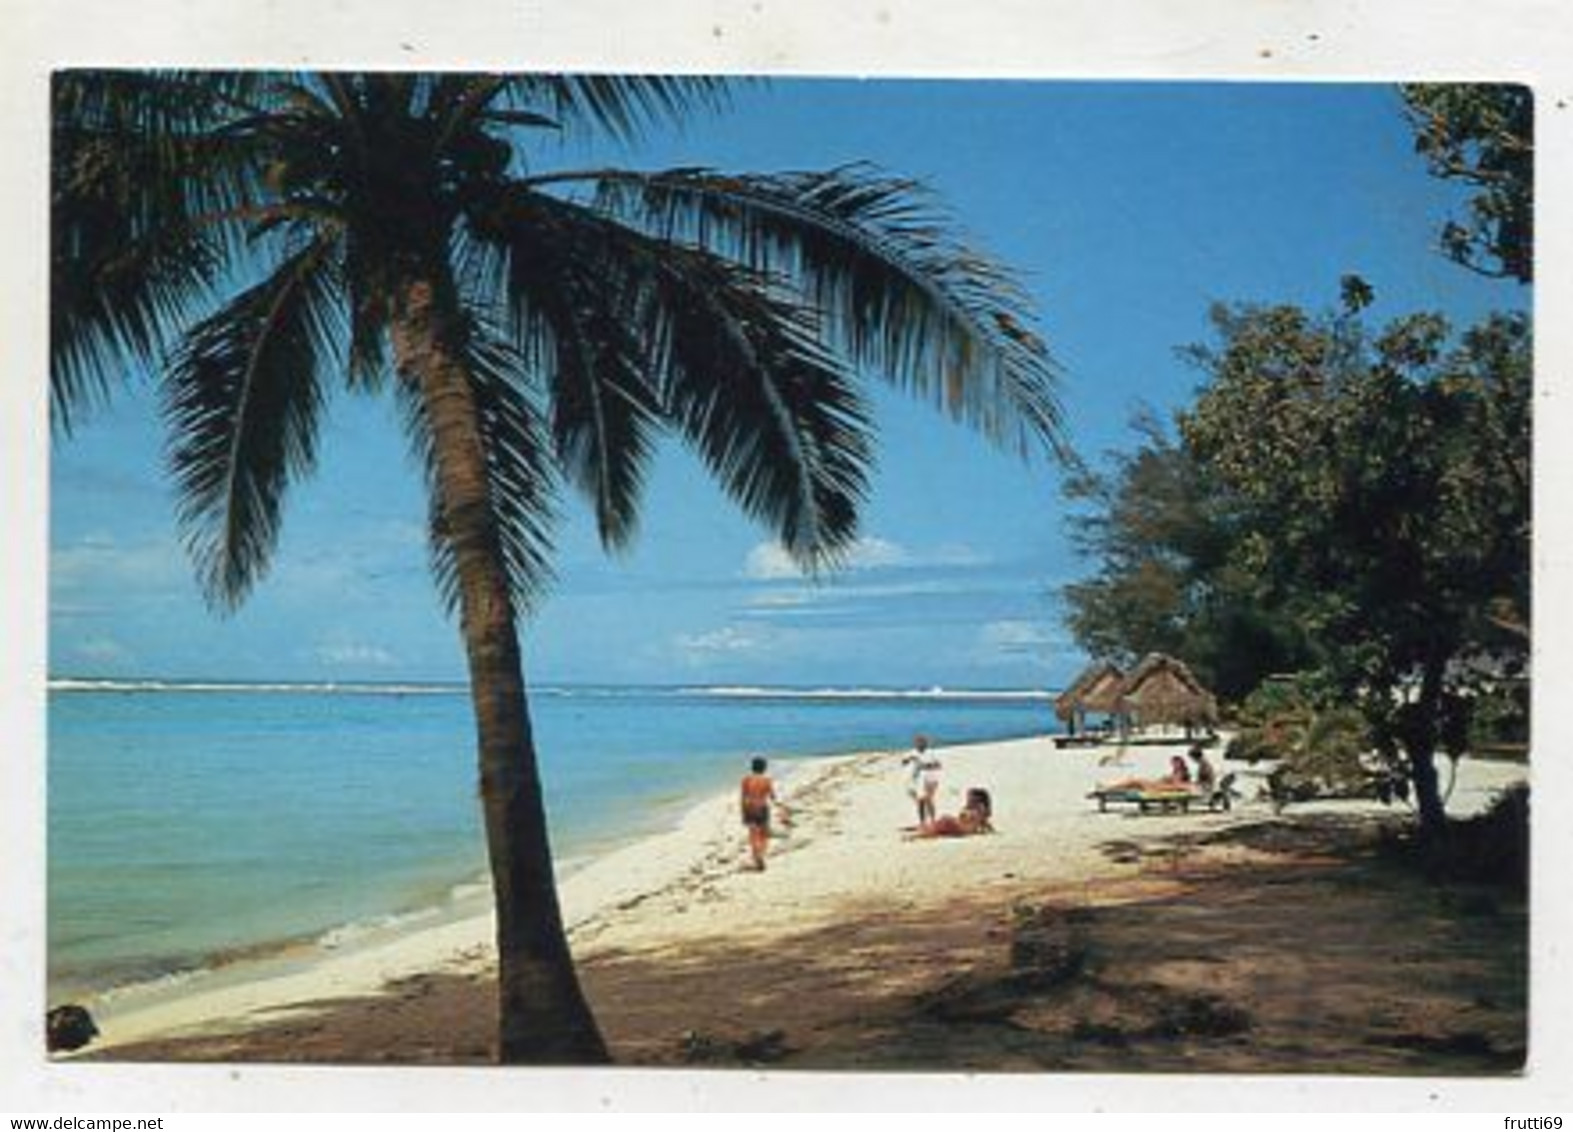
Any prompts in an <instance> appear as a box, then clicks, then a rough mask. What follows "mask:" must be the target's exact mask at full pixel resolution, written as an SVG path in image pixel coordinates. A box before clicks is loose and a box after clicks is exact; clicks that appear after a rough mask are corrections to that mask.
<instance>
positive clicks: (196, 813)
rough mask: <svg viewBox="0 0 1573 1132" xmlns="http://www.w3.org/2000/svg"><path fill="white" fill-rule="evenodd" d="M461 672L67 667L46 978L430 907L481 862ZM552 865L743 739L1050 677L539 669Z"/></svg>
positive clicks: (1021, 728)
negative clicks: (560, 684) (343, 676)
mask: <svg viewBox="0 0 1573 1132" xmlns="http://www.w3.org/2000/svg"><path fill="white" fill-rule="evenodd" d="M469 710H470V709H469V699H468V695H467V693H466V691H465V689H463V688H462V687H455V686H405V687H388V686H359V687H343V686H339V687H333V686H314V687H310V688H307V687H300V686H294V687H291V686H283V685H274V686H267V687H264V686H260V685H252V686H234V685H229V686H224V685H205V686H201V687H194V686H185V687H179V686H172V685H167V684H158V685H155V684H118V685H106V684H101V683H100V684H82V683H76V684H70V685H58V686H56V687H55V688H53V689H52V690H51V693H50V703H49V777H48V788H49V805H48V812H49V848H48V899H49V910H48V931H49V983H50V986H49V993H50V998H51V1000H59V999H62V998H65V997H71V996H76V995H79V994H84V993H88V992H92V991H98V990H102V989H104V988H107V987H111V986H117V985H121V984H125V983H130V982H137V981H142V980H146V979H151V978H156V977H159V976H162V975H165V974H168V973H170V972H174V971H180V970H189V969H196V968H201V967H206V966H211V965H214V964H215V963H222V962H224V961H226V960H228V959H232V958H236V957H242V956H249V955H254V954H259V953H266V952H268V951H269V950H273V949H277V948H278V947H280V946H282V945H284V944H286V943H288V942H290V941H296V940H309V939H316V938H320V937H322V936H323V935H324V934H325V933H329V932H342V931H344V930H345V926H346V925H351V929H350V930H354V927H353V926H354V925H364V924H370V923H378V922H384V921H386V920H388V919H389V918H391V917H397V916H401V915H409V914H416V913H421V912H423V911H429V910H431V909H433V908H438V907H441V906H442V905H444V904H445V903H446V902H448V901H449V900H450V899H451V898H452V897H453V895H454V894H455V892H456V891H459V890H462V889H463V888H464V887H466V886H468V885H473V884H474V883H475V882H476V880H477V879H478V878H479V877H480V876H481V874H482V873H483V871H484V847H483V844H482V838H481V834H480V829H479V814H478V807H477V802H476V791H475V756H474V747H473V724H472V722H471V719H470V714H469ZM532 710H533V712H534V718H535V726H536V733H537V741H538V744H539V746H540V751H541V766H542V775H543V777H544V780H545V783H546V792H547V806H548V812H549V815H550V822H551V828H552V836H553V843H554V847H555V850H556V855H557V857H558V860H559V862H560V863H564V862H566V863H571V862H572V861H573V860H575V859H586V858H589V857H592V856H594V855H595V854H597V853H599V852H602V851H604V850H605V849H606V848H608V847H610V846H612V845H615V844H620V843H623V842H625V841H627V840H629V839H631V838H633V837H637V836H640V835H642V834H646V833H649V832H651V831H653V830H656V829H660V828H663V827H665V826H667V825H669V824H671V823H672V822H673V821H674V820H675V819H676V818H677V817H678V816H679V815H680V814H681V812H682V811H683V809H685V808H686V807H687V806H688V805H690V804H691V803H692V802H693V801H694V800H695V798H696V797H697V796H699V795H703V794H706V793H712V792H715V791H719V790H722V789H729V788H730V786H731V784H732V783H733V782H734V781H735V779H736V777H737V776H738V774H739V773H740V772H741V771H742V769H743V766H744V762H745V760H746V759H747V758H748V756H750V755H751V754H755V753H761V754H766V755H768V756H770V757H772V758H794V757H802V756H809V755H816V754H827V753H832V752H839V751H851V750H863V749H880V748H898V747H904V746H905V745H906V744H907V742H908V741H909V740H910V737H911V736H912V734H913V733H914V732H916V731H923V732H926V733H928V734H930V735H931V736H933V737H934V739H935V740H936V742H939V743H954V742H968V741H979V740H986V739H996V738H1002V737H1006V736H1013V735H1023V734H1030V733H1034V732H1042V731H1045V730H1048V729H1049V725H1050V723H1051V722H1052V720H1051V716H1050V713H1049V705H1048V703H1047V702H1046V699H1045V697H1043V696H1042V695H1033V694H1015V695H998V694H967V693H944V692H940V691H939V690H928V691H914V692H893V691H882V690H870V691H861V692H860V691H857V690H836V689H820V690H809V691H794V690H765V689H746V688H731V689H725V688H707V689H663V688H585V687H581V688H545V689H541V690H538V691H537V692H536V693H535V694H534V697H533V701H532Z"/></svg>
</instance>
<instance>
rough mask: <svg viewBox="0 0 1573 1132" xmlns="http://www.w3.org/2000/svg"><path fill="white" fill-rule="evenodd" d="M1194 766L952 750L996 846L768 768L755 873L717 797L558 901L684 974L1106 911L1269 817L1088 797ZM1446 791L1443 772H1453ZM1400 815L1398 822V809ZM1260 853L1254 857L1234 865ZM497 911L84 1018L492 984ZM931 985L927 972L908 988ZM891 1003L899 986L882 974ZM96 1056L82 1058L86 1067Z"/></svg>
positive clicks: (1320, 806)
mask: <svg viewBox="0 0 1573 1132" xmlns="http://www.w3.org/2000/svg"><path fill="white" fill-rule="evenodd" d="M1184 749H1185V744H1184V742H1183V741H1181V740H1179V739H1176V741H1175V742H1174V743H1172V744H1163V745H1151V746H1140V747H1131V748H1129V749H1127V750H1125V751H1124V752H1123V753H1122V752H1116V751H1115V750H1113V749H1112V748H1108V747H1104V748H1091V749H1087V748H1083V749H1072V750H1059V749H1056V748H1055V746H1054V745H1053V743H1052V741H1051V740H1050V739H1049V738H1047V737H1041V738H1029V739H1021V740H1014V741H1006V742H996V743H986V744H979V745H975V746H967V747H953V748H948V749H942V750H939V751H938V754H939V756H940V758H941V760H942V763H943V785H942V788H941V791H940V797H939V810H940V812H941V813H955V812H956V811H957V810H958V809H959V808H960V806H961V804H962V800H963V798H964V796H965V793H966V791H967V789H968V788H970V787H983V788H985V789H987V790H988V791H989V792H990V794H991V795H992V797H993V801H994V825H995V830H996V832H995V833H993V834H992V835H983V836H974V837H965V838H954V839H927V840H916V839H913V838H912V837H911V829H912V827H913V825H914V823H915V818H916V815H915V812H914V808H913V805H912V802H911V800H910V799H909V798H908V796H907V794H906V791H905V784H906V776H905V774H904V771H903V769H902V767H901V758H902V755H903V752H899V751H887V752H868V753H862V754H856V755H848V756H843V757H834V758H825V759H818V760H812V761H806V762H801V763H796V764H787V763H782V764H780V765H779V766H777V767H774V768H773V769H774V770H777V771H780V772H783V773H781V774H780V775H779V777H778V793H779V794H780V796H781V798H782V801H783V803H784V806H785V808H786V810H787V812H788V817H787V819H786V820H784V821H781V822H779V823H778V826H777V830H776V832H777V836H776V839H775V840H774V842H773V843H772V846H771V854H770V858H769V867H768V869H767V870H766V871H764V872H763V873H756V872H753V871H751V870H748V869H746V868H745V867H744V866H745V864H746V849H745V846H744V839H743V835H742V830H741V828H740V826H739V824H738V818H737V810H736V801H735V799H734V798H733V797H732V796H731V795H730V794H727V795H724V796H719V797H713V798H709V799H705V800H704V801H703V802H702V803H700V804H698V805H697V806H696V807H695V808H694V809H692V810H691V811H690V812H689V813H688V814H687V816H686V817H685V818H684V819H683V821H682V822H681V824H680V825H679V826H678V828H676V829H673V830H671V831H669V832H667V833H663V834H660V835H658V836H655V837H651V838H648V839H645V840H642V841H639V842H637V843H635V844H631V845H628V846H626V847H624V848H621V849H619V850H616V851H614V852H611V853H609V854H607V855H606V856H604V857H602V858H600V859H598V860H595V861H593V862H591V863H589V864H588V865H586V866H585V867H583V868H582V869H580V870H578V871H576V872H574V873H572V875H570V876H568V877H567V878H566V879H565V881H564V882H563V884H562V887H561V895H562V901H563V907H564V913H565V916H566V918H567V921H568V924H569V928H570V938H571V941H572V944H573V947H574V950H575V955H576V957H577V959H578V960H579V962H580V963H581V965H583V964H586V963H593V962H594V961H595V960H596V959H597V958H598V957H605V956H619V957H627V956H644V957H648V958H654V959H659V958H661V957H663V956H667V957H670V956H681V955H682V954H684V953H685V952H693V951H696V950H703V949H704V948H705V947H707V946H713V945H718V944H723V943H724V944H726V945H727V946H733V947H735V946H738V945H739V944H763V945H768V944H769V943H770V942H771V941H772V940H778V939H785V938H788V937H793V936H803V935H804V934H805V933H811V932H812V931H813V930H814V929H816V928H817V927H821V926H828V925H834V924H838V923H846V922H848V921H850V920H860V921H861V920H869V919H878V918H880V917H899V916H905V915H921V914H923V913H925V912H932V911H934V910H935V909H943V908H945V907H946V906H947V905H950V904H952V903H954V902H955V901H957V900H958V898H959V897H965V898H967V900H968V901H975V900H976V899H977V898H979V897H991V898H992V897H997V898H998V902H999V903H1000V904H1001V906H1008V904H1009V901H1010V900H1011V899H1012V898H1013V897H1014V895H1015V894H1032V895H1034V896H1037V897H1041V896H1042V895H1043V894H1045V893H1058V894H1060V895H1061V897H1063V898H1064V899H1067V900H1069V901H1071V902H1074V903H1079V904H1084V905H1087V906H1097V905H1098V904H1099V903H1100V901H1101V900H1103V899H1104V898H1105V894H1106V892H1108V891H1112V887H1111V886H1113V885H1114V884H1115V882H1117V881H1118V880H1119V879H1120V878H1121V877H1125V876H1128V875H1129V874H1130V871H1131V864H1130V862H1131V858H1130V856H1129V854H1126V855H1125V856H1124V857H1123V858H1122V855H1121V853H1120V852H1119V851H1118V844H1119V843H1121V842H1132V841H1139V840H1141V839H1144V838H1149V837H1152V836H1155V835H1162V836H1164V837H1166V838H1169V839H1171V840H1172V839H1173V838H1174V837H1176V836H1180V837H1182V838H1183V837H1185V836H1190V835H1198V836H1199V835H1203V834H1206V833H1208V832H1210V831H1216V830H1220V829H1223V828H1225V827H1228V826H1231V825H1235V824H1239V823H1243V822H1262V821H1264V820H1269V819H1272V818H1273V810H1272V807H1271V805H1270V804H1269V803H1268V802H1267V801H1265V800H1263V799H1260V798H1259V797H1258V791H1259V788H1260V785H1261V780H1262V776H1263V773H1264V771H1263V770H1261V769H1255V770H1253V769H1250V768H1246V767H1244V766H1243V765H1239V764H1234V763H1226V762H1222V761H1221V759H1220V757H1219V756H1218V755H1217V754H1216V753H1214V754H1213V756H1212V758H1213V760H1214V762H1215V764H1216V765H1218V767H1219V769H1220V772H1221V773H1229V772H1235V773H1237V774H1238V775H1239V778H1238V780H1237V784H1236V785H1237V789H1239V790H1240V792H1241V794H1242V795H1243V798H1242V800H1241V801H1240V802H1239V803H1238V804H1237V805H1236V806H1235V808H1234V809H1233V810H1232V811H1230V812H1227V813H1225V812H1217V813H1212V812H1207V811H1206V810H1205V809H1204V810H1200V811H1197V810H1195V809H1193V810H1192V811H1191V812H1189V813H1185V814H1180V813H1167V814H1158V813H1153V814H1148V815H1138V814H1137V813H1136V812H1135V811H1134V809H1132V808H1130V807H1121V808H1119V809H1114V810H1111V811H1110V812H1107V813H1101V812H1099V810H1098V807H1097V805H1096V804H1095V803H1093V802H1092V801H1090V800H1089V799H1088V797H1087V794H1088V791H1089V790H1090V789H1092V787H1093V786H1094V785H1095V784H1096V783H1099V782H1101V781H1109V780H1113V779H1119V778H1123V777H1127V776H1131V775H1138V776H1150V777H1157V776H1159V775H1161V774H1162V773H1163V771H1164V769H1165V768H1166V767H1167V764H1168V760H1169V758H1170V757H1171V756H1172V755H1173V754H1175V753H1177V752H1181V751H1183V750H1184ZM1526 773H1527V769H1526V768H1525V767H1523V766H1517V765H1510V764H1505V763H1492V762H1476V761H1470V760H1465V761H1464V762H1462V763H1461V764H1460V767H1459V771H1458V776H1457V782H1456V783H1455V786H1454V789H1453V791H1452V794H1451V797H1450V801H1449V809H1450V811H1451V812H1453V813H1455V814H1458V815H1460V816H1464V815H1467V814H1470V813H1473V812H1476V811H1478V810H1480V809H1482V808H1483V807H1484V806H1485V805H1487V804H1489V802H1490V800H1491V799H1492V798H1493V797H1494V796H1495V795H1496V794H1497V793H1498V792H1499V791H1500V790H1501V789H1502V788H1504V787H1505V786H1508V785H1510V784H1512V783H1513V782H1515V781H1518V780H1521V779H1523V778H1524V777H1525V775H1526ZM1444 775H1445V772H1444ZM1382 810H1383V807H1381V806H1380V805H1378V804H1377V803H1374V802H1370V803H1367V802H1322V803H1315V804H1308V805H1302V806H1296V807H1292V808H1291V809H1290V811H1288V813H1287V814H1286V815H1285V817H1284V819H1283V820H1286V821H1295V820H1298V819H1299V818H1300V817H1302V816H1304V815H1309V814H1313V813H1327V812H1344V811H1347V812H1349V813H1351V814H1357V813H1371V812H1379V811H1382ZM1389 812H1394V814H1395V816H1400V815H1401V814H1402V813H1403V810H1402V807H1401V806H1400V807H1397V808H1396V809H1395V810H1394V811H1389ZM1230 851H1231V852H1235V853H1237V854H1248V853H1249V850H1248V849H1245V848H1236V849H1231V850H1230ZM486 901H487V895H486V894H485V893H476V894H475V895H474V896H473V897H472V898H471V899H470V901H469V907H468V911H466V912H465V914H462V915H456V916H455V917H453V918H451V919H449V920H447V921H445V922H436V921H433V922H416V923H410V924H404V925H399V926H397V927H395V928H391V929H389V931H388V932H386V933H384V935H383V936H382V937H380V938H379V937H378V936H377V935H376V934H375V933H373V934H370V935H368V936H366V937H365V938H362V939H359V940H351V941H346V942H345V943H343V944H342V945H341V946H337V947H332V948H316V947H314V948H310V949H305V950H303V951H301V952H299V953H297V954H294V955H290V956H285V957H283V958H277V959H272V960H269V961H266V962H259V963H256V964H236V965H234V966H232V967H230V968H227V969H225V970H224V971H221V972H213V973H206V974H203V975H200V976H195V977H191V978H188V979H185V980H183V981H181V982H179V983H173V984H169V985H165V986H162V987H151V988H138V989H133V990H129V991H124V992H120V993H117V994H112V995H110V996H108V997H106V998H104V999H103V1000H101V1001H95V1002H92V1003H90V1005H91V1008H92V1009H93V1011H94V1014H95V1017H96V1018H97V1021H98V1024H99V1026H100V1028H101V1031H102V1035H101V1037H100V1039H99V1040H98V1041H97V1042H95V1043H94V1045H93V1046H92V1047H90V1052H92V1053H94V1054H100V1053H108V1055H109V1056H113V1055H114V1054H113V1051H114V1050H115V1049H116V1048H117V1047H121V1046H126V1045H128V1044H133V1043H142V1042H147V1041H149V1040H156V1041H163V1040H172V1039H182V1038H211V1037H214V1036H217V1035H226V1034H236V1033H240V1032H244V1031H246V1030H248V1029H251V1028H255V1027H258V1026H262V1025H265V1024H272V1023H277V1022H279V1021H280V1020H281V1019H287V1018H290V1017H302V1016H309V1015H310V1014H311V1013H312V1012H314V1011H318V1010H320V1009H322V1008H324V1007H325V1006H326V1005H327V1004H331V1003H334V1002H342V1001H344V1000H349V999H361V998H365V997H368V996H371V997H375V996H377V995H379V994H387V993H396V988H397V987H398V986H399V985H400V984H403V983H407V982H408V981H409V980H411V979H419V978H422V977H430V976H443V975H455V976H464V977H469V978H474V977H477V976H479V975H481V974H483V973H484V972H485V971H486V970H487V969H488V968H489V967H490V965H491V963H492V943H491V937H492V923H491V918H490V914H489V912H487V911H486V910H485V908H486ZM922 973H923V972H915V973H914V974H915V975H918V974H922ZM890 974H891V976H892V980H893V982H894V984H895V985H899V983H900V978H899V972H894V973H890ZM84 1052H89V1051H84Z"/></svg>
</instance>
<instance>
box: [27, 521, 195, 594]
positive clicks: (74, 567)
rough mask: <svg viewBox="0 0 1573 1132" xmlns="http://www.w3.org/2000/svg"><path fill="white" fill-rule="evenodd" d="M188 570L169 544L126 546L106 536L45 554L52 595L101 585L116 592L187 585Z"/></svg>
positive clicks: (54, 549) (183, 560)
mask: <svg viewBox="0 0 1573 1132" xmlns="http://www.w3.org/2000/svg"><path fill="white" fill-rule="evenodd" d="M190 579H191V567H190V565H189V564H188V563H187V561H186V559H185V556H184V555H182V554H181V552H180V548H179V547H178V546H177V545H175V543H174V542H173V540H155V541H151V542H143V543H134V544H130V545H126V544H123V543H120V542H118V541H116V540H115V539H113V538H110V537H109V536H107V535H88V536H86V537H84V538H82V539H80V540H79V541H77V542H76V543H75V544H74V545H72V546H64V547H55V548H52V549H51V550H50V552H49V580H50V584H51V586H52V587H53V588H54V589H55V590H56V591H62V592H64V591H72V590H75V589H79V588H80V587H82V586H84V585H91V584H93V583H103V584H107V585H111V586H113V587H115V588H116V590H117V591H120V592H124V591H125V590H127V589H136V590H145V589H150V588H152V589H164V588H168V587H171V586H174V585H177V584H178V585H189V584H190Z"/></svg>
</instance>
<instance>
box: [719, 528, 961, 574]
mask: <svg viewBox="0 0 1573 1132" xmlns="http://www.w3.org/2000/svg"><path fill="white" fill-rule="evenodd" d="M984 561H985V559H984V557H983V556H982V555H980V554H979V553H978V552H977V551H975V550H973V549H972V548H971V547H969V546H965V545H962V544H959V543H950V544H946V545H944V546H937V547H934V548H932V549H929V550H925V551H921V552H918V551H913V550H910V549H908V548H907V547H905V546H902V545H901V544H900V543H898V542H892V541H891V540H890V539H884V538H879V537H877V536H874V535H869V536H867V537H865V538H860V539H858V540H857V541H856V542H855V543H853V544H852V547H851V549H850V550H848V552H847V553H846V556H845V557H844V558H843V560H842V563H841V567H842V568H843V569H845V570H852V571H856V570H881V569H883V570H908V569H913V568H915V567H920V566H977V565H980V564H981V563H983V562H984ZM743 574H744V576H745V577H748V578H751V579H753V580H754V581H757V582H779V581H783V580H785V579H789V578H790V579H798V578H802V577H803V576H804V575H803V572H802V571H801V570H799V569H798V567H797V563H795V562H793V561H792V556H791V555H790V554H788V553H787V551H786V547H784V546H782V545H781V544H780V543H779V542H762V543H760V544H759V545H758V546H756V547H754V549H752V550H750V551H749V552H748V557H747V558H746V559H745V560H744V562H743Z"/></svg>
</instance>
